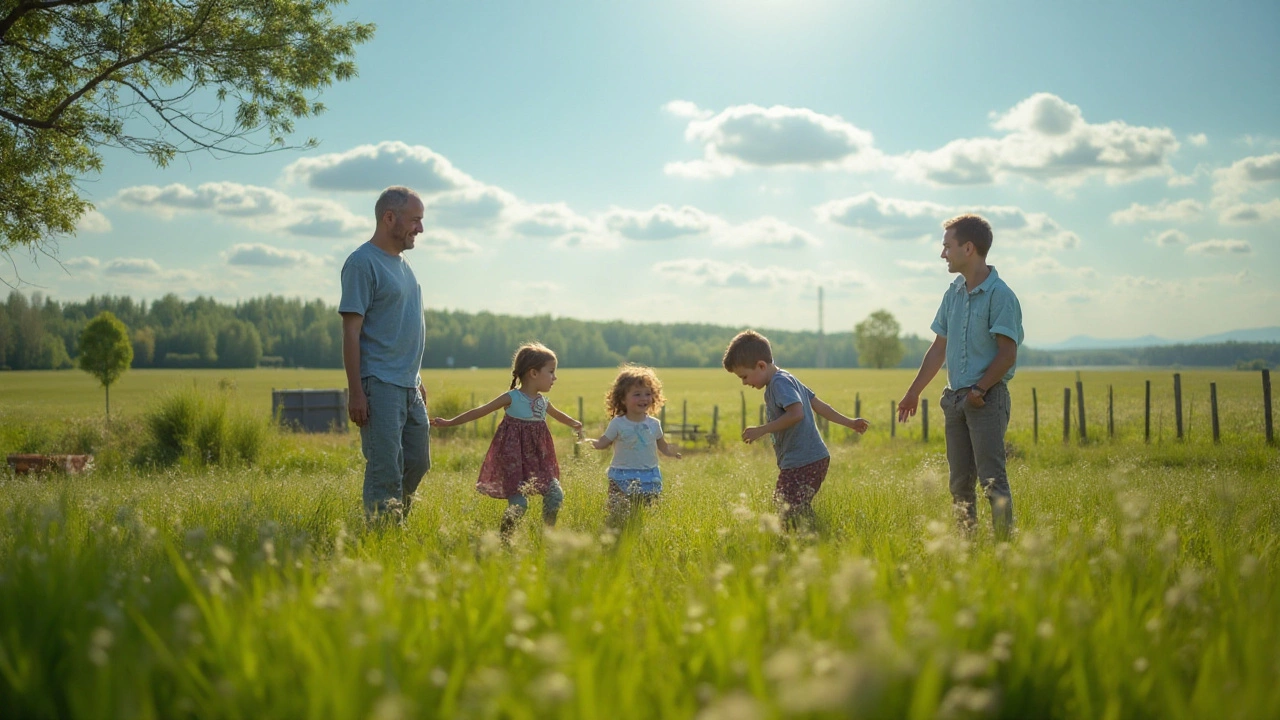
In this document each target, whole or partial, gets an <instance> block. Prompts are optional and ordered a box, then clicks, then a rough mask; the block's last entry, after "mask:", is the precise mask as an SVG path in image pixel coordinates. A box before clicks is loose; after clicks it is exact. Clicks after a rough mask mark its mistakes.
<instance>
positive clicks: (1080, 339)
mask: <svg viewBox="0 0 1280 720" xmlns="http://www.w3.org/2000/svg"><path fill="white" fill-rule="evenodd" d="M1227 342H1240V343H1273V342H1280V325H1277V326H1272V327H1261V328H1249V329H1245V330H1231V331H1228V332H1223V333H1217V334H1216V335H1205V336H1204V337H1199V338H1195V339H1192V340H1170V339H1168V338H1162V337H1159V336H1156V335H1143V336H1142V337H1136V338H1096V337H1093V336H1091V335H1075V336H1073V337H1070V338H1067V339H1066V340H1063V341H1062V342H1060V343H1051V344H1047V345H1041V344H1036V343H1028V344H1027V347H1029V348H1033V349H1036V350H1048V351H1058V350H1117V349H1122V348H1125V349H1127V348H1148V347H1167V346H1170V345H1213V344H1217V343H1227Z"/></svg>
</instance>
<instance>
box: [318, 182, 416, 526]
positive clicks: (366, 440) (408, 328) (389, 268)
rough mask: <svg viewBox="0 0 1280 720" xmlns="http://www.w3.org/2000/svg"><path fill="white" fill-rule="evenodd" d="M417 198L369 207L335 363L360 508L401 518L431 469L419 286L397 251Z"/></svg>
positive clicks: (346, 274)
mask: <svg viewBox="0 0 1280 720" xmlns="http://www.w3.org/2000/svg"><path fill="white" fill-rule="evenodd" d="M423 212H424V208H423V204H422V199H421V198H419V197H418V193H416V192H414V191H413V190H410V189H409V188H406V187H389V188H387V189H386V190H384V191H383V192H382V195H381V196H380V197H379V198H378V202H377V204H376V205H374V214H375V215H376V217H377V219H378V226H377V229H376V230H374V233H373V237H372V238H370V240H369V241H368V242H366V243H364V244H363V245H361V246H360V247H358V248H356V250H355V252H352V253H351V255H350V256H349V257H348V258H347V261H346V263H345V264H344V265H343V266H342V300H341V301H339V303H338V312H340V313H342V364H343V366H344V367H345V368H346V372H347V392H348V414H349V415H350V416H351V421H352V422H354V423H355V424H356V425H359V426H360V449H361V451H362V452H363V453H364V459H365V471H364V509H365V513H366V514H367V515H368V516H369V517H370V519H373V518H375V517H383V518H387V519H391V520H393V521H397V522H398V521H400V520H403V518H404V516H405V514H407V513H408V512H409V506H410V505H411V503H412V501H413V493H414V491H415V490H417V489H418V484H419V483H420V482H421V481H422V477H423V475H425V474H426V472H427V470H428V469H429V468H430V467H431V448H430V438H429V435H428V432H429V430H430V427H431V426H430V424H429V422H428V420H427V405H426V403H427V391H426V388H425V387H423V385H422V379H421V377H420V376H419V372H420V371H421V369H422V354H423V351H424V350H425V349H426V338H427V331H426V323H425V320H424V318H423V315H422V286H421V285H419V284H418V279H417V277H416V276H415V275H414V274H413V268H412V267H410V266H409V261H408V260H406V259H405V258H404V255H403V253H404V251H405V250H410V249H412V248H413V245H414V241H415V240H416V238H417V236H418V233H420V232H422V215H423Z"/></svg>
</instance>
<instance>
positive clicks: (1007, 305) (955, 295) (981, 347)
mask: <svg viewBox="0 0 1280 720" xmlns="http://www.w3.org/2000/svg"><path fill="white" fill-rule="evenodd" d="M990 267H991V274H990V275H988V276H987V279H986V280H983V281H982V284H981V285H979V286H978V287H976V288H974V289H973V290H969V289H968V287H967V286H966V285H965V281H964V276H963V275H961V276H960V277H958V278H956V279H955V282H953V283H951V287H949V288H947V294H946V295H943V296H942V304H941V305H940V306H938V314H937V316H936V317H935V318H934V319H933V325H932V328H931V329H932V330H933V332H934V333H936V334H938V335H941V336H942V337H944V338H946V339H947V387H949V388H951V389H953V390H956V389H959V388H965V387H969V386H971V385H973V384H974V383H976V382H978V381H979V380H981V379H982V376H983V375H984V374H985V373H986V372H987V368H988V367H990V365H991V362H992V361H993V360H995V359H996V350H997V349H999V345H997V344H996V336H997V335H1004V336H1005V337H1007V338H1009V339H1010V340H1013V341H1014V342H1015V343H1017V344H1018V345H1021V344H1022V306H1021V305H1019V304H1018V297H1017V296H1016V295H1014V294H1013V290H1010V289H1009V286H1008V285H1006V284H1005V283H1004V281H1003V280H1001V279H1000V275H999V273H997V272H996V269H995V267H994V266H990ZM1017 368H1018V363H1017V362H1016V361H1015V362H1014V364H1013V366H1012V367H1010V368H1009V371H1008V372H1006V373H1005V374H1004V377H1003V378H1001V379H1002V380H1004V381H1005V382H1008V381H1010V380H1012V379H1013V373H1014V371H1015V370H1016V369H1017Z"/></svg>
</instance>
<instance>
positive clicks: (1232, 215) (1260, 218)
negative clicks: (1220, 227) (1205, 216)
mask: <svg viewBox="0 0 1280 720" xmlns="http://www.w3.org/2000/svg"><path fill="white" fill-rule="evenodd" d="M1273 220H1280V198H1277V199H1275V200H1272V201H1270V202H1265V203H1234V204H1230V205H1226V204H1224V205H1223V206H1222V207H1221V209H1220V210H1219V212H1218V221H1219V222H1221V223H1223V224H1225V225H1252V224H1257V223H1264V222H1271V221H1273Z"/></svg>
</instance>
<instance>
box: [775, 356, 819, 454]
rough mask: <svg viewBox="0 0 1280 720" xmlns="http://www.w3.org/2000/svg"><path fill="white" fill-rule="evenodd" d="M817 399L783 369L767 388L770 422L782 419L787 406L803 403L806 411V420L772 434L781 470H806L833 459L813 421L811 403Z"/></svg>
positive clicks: (779, 370) (778, 370) (780, 369)
mask: <svg viewBox="0 0 1280 720" xmlns="http://www.w3.org/2000/svg"><path fill="white" fill-rule="evenodd" d="M814 397H816V395H815V394H814V392H813V391H812V390H810V389H809V388H807V387H805V386H804V385H803V384H802V383H801V382H800V381H799V380H797V379H796V376H795V375H792V374H791V373H789V372H787V371H786V370H783V369H782V368H778V369H777V370H776V371H775V372H774V373H773V379H772V380H770V381H769V384H768V385H766V386H765V388H764V412H765V417H767V418H768V419H769V422H773V421H774V420H777V419H778V418H780V417H782V415H783V414H784V413H786V411H787V406H788V405H794V404H795V403H800V406H801V407H803V408H804V419H803V420H801V421H800V422H798V423H796V424H795V425H792V426H791V427H789V428H787V429H786V430H781V431H779V432H776V433H773V451H774V453H776V454H777V456H778V469H779V470H790V469H792V468H798V467H803V466H805V465H808V464H809V463H815V462H817V461H819V460H821V459H823V458H825V457H830V456H831V453H829V452H827V446H826V444H825V443H823V442H822V435H820V434H818V425H817V424H816V423H814V421H813V406H812V405H811V404H810V401H811V400H813V398H814Z"/></svg>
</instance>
